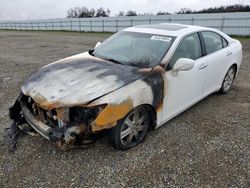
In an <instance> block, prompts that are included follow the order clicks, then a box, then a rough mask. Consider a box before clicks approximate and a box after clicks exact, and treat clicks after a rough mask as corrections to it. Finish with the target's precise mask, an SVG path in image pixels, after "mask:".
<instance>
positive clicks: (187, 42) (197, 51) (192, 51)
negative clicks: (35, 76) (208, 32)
mask: <svg viewBox="0 0 250 188" xmlns="http://www.w3.org/2000/svg"><path fill="white" fill-rule="evenodd" d="M201 56H202V53H201V43H200V38H199V36H198V34H197V33H195V34H191V35H189V36H187V37H185V38H184V39H182V41H181V42H180V44H179V46H178V47H177V49H176V51H175V53H174V55H173V57H172V58H171V60H170V62H169V65H168V66H169V68H172V67H173V66H174V64H175V63H176V61H177V60H178V59H180V58H189V59H193V60H196V59H198V58H200V57H201Z"/></svg>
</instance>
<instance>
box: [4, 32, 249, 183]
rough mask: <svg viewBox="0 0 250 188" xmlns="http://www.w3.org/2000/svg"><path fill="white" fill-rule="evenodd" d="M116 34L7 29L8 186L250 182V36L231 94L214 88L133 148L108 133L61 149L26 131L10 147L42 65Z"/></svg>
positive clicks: (244, 45)
mask: <svg viewBox="0 0 250 188" xmlns="http://www.w3.org/2000/svg"><path fill="white" fill-rule="evenodd" d="M108 36H109V34H81V35H80V34H73V33H42V32H41V33H39V32H33V33H31V32H3V31H1V32H0V70H1V72H0V126H1V129H0V187H85V186H86V187H87V186H91V187H118V186H123V187H128V186H135V187H142V186H144V187H152V186H153V185H155V186H157V187H250V121H249V120H250V73H249V72H250V63H249V60H250V39H242V40H241V41H242V44H243V47H244V59H243V64H242V66H241V69H240V74H239V76H238V78H237V79H236V81H235V83H234V86H233V88H232V90H231V92H230V93H229V94H227V95H219V94H213V95H211V96H209V97H207V98H206V99H204V100H203V101H201V102H200V103H198V104H197V105H195V106H194V107H192V108H190V109H188V110H187V111H186V112H184V113H182V114H181V115H179V116H178V117H176V118H174V119H173V120H171V121H170V122H168V123H167V124H166V125H164V126H162V127H161V128H159V129H157V130H154V131H151V132H149V135H148V137H147V139H146V141H145V142H144V143H143V144H141V145H139V146H138V147H135V148H133V149H131V150H129V151H117V150H115V149H113V148H112V147H111V146H110V145H109V144H108V143H107V140H106V138H105V137H104V138H101V139H99V140H98V141H97V142H96V143H94V144H93V145H92V146H90V147H89V148H86V149H75V150H70V151H66V152H65V151H60V150H58V149H57V148H56V147H55V146H54V145H53V144H52V143H50V142H49V141H47V140H45V139H44V138H42V137H40V136H38V137H31V136H27V135H26V136H24V135H23V136H22V137H21V138H20V140H19V143H18V145H17V150H16V152H15V153H9V152H8V144H9V141H10V140H9V137H8V136H7V133H8V131H7V130H6V128H7V127H9V126H10V124H11V121H10V120H9V118H8V108H9V107H10V106H11V104H12V103H13V101H14V99H15V98H16V97H17V95H18V93H19V91H20V86H21V84H22V82H23V81H24V80H25V79H26V78H27V76H29V75H30V74H31V73H32V72H34V71H35V70H36V69H37V68H39V67H41V66H43V65H46V64H48V63H50V62H53V61H55V60H58V59H61V58H64V57H67V56H69V55H73V54H77V53H80V52H83V51H86V50H88V49H90V48H93V46H94V45H95V43H96V42H97V41H102V40H103V39H104V38H106V37H108Z"/></svg>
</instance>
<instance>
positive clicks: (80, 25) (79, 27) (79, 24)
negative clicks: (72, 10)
mask: <svg viewBox="0 0 250 188" xmlns="http://www.w3.org/2000/svg"><path fill="white" fill-rule="evenodd" d="M79 31H80V33H81V31H82V29H81V20H80V18H79Z"/></svg>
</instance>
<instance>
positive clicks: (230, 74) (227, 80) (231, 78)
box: [223, 68, 235, 91]
mask: <svg viewBox="0 0 250 188" xmlns="http://www.w3.org/2000/svg"><path fill="white" fill-rule="evenodd" d="M234 74H235V72H234V69H233V68H231V69H229V70H228V72H227V74H226V76H225V79H224V83H223V87H224V90H225V91H227V90H229V89H230V87H231V86H232V84H233V81H234Z"/></svg>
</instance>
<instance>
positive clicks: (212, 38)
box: [202, 31, 227, 54]
mask: <svg viewBox="0 0 250 188" xmlns="http://www.w3.org/2000/svg"><path fill="white" fill-rule="evenodd" d="M202 36H203V39H204V42H205V47H206V52H207V54H211V53H213V52H216V51H218V50H220V49H222V48H223V47H224V45H227V44H226V43H227V41H225V42H226V43H225V42H224V44H223V40H222V37H221V36H220V35H219V34H217V33H214V32H209V31H206V32H202ZM224 40H225V39H224Z"/></svg>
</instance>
